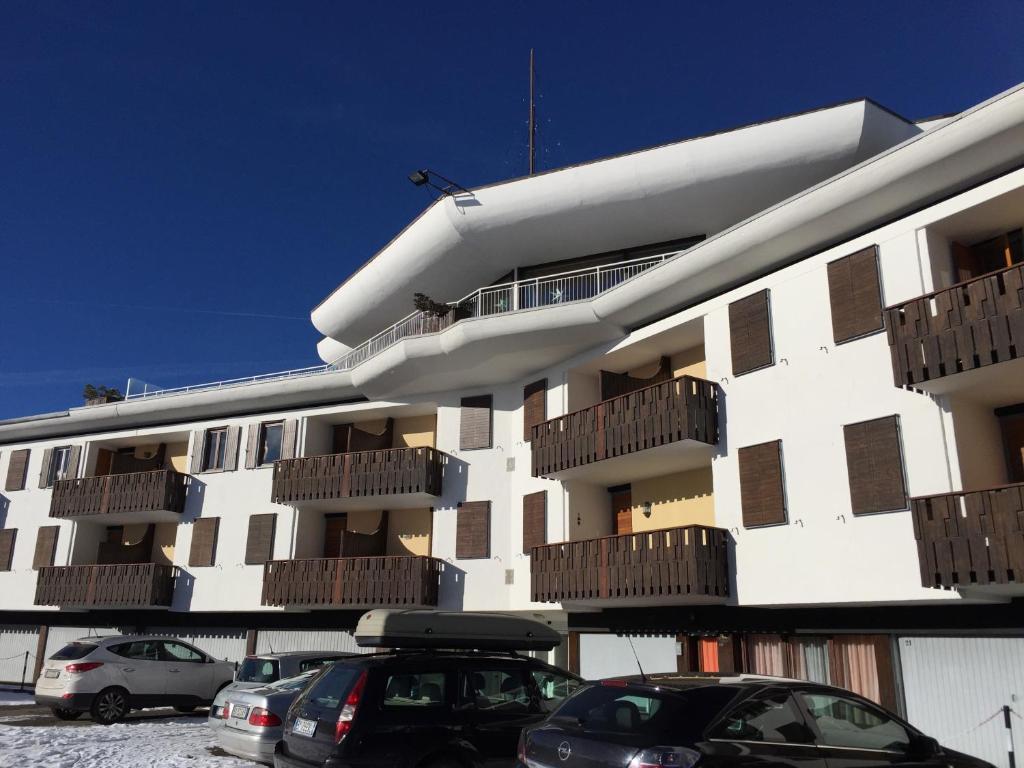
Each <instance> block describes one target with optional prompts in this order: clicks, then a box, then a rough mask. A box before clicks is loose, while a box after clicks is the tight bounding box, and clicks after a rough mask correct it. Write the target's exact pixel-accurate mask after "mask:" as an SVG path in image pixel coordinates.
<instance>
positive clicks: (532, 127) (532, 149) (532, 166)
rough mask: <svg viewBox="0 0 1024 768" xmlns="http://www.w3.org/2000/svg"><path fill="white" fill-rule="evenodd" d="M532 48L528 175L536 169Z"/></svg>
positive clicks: (535, 118)
mask: <svg viewBox="0 0 1024 768" xmlns="http://www.w3.org/2000/svg"><path fill="white" fill-rule="evenodd" d="M534 81H535V77H534V69H533V48H531V49H530V175H531V176H533V174H534V172H535V171H536V170H537V106H536V104H535V103H534V98H533V95H534Z"/></svg>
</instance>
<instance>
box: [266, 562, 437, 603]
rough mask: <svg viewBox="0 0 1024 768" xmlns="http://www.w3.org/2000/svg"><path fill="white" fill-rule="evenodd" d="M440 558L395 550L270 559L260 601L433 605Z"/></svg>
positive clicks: (435, 601) (435, 596)
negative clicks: (371, 554) (367, 554)
mask: <svg viewBox="0 0 1024 768" xmlns="http://www.w3.org/2000/svg"><path fill="white" fill-rule="evenodd" d="M443 568H444V563H443V562H442V561H441V560H437V559H436V558H433V557H418V556H413V555H396V556H385V557H339V558H317V559H313V560H271V561H269V562H268V563H267V564H266V565H265V566H264V570H263V605H278V606H344V605H360V606H363V605H366V606H386V605H410V606H413V605H437V590H438V585H439V583H440V580H441V571H442V569H443Z"/></svg>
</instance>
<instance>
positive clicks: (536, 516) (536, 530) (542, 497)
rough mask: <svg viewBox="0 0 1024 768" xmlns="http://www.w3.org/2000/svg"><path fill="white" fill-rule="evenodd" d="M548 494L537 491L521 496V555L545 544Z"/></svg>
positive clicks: (546, 539)
mask: <svg viewBox="0 0 1024 768" xmlns="http://www.w3.org/2000/svg"><path fill="white" fill-rule="evenodd" d="M547 519H548V492H547V491H538V492H537V493H528V494H526V495H525V496H523V553H524V554H527V555H528V554H530V550H532V549H533V548H534V547H539V546H540V545H541V544H547V541H548V538H547Z"/></svg>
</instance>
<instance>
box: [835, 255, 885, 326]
mask: <svg viewBox="0 0 1024 768" xmlns="http://www.w3.org/2000/svg"><path fill="white" fill-rule="evenodd" d="M828 298H829V303H830V304H831V305H832V339H833V340H834V341H835V342H836V344H840V343H842V342H844V341H850V340H851V339H856V338H859V337H861V336H864V335H866V334H869V333H874V332H875V331H880V330H882V329H883V328H884V327H885V322H884V319H883V315H882V289H881V284H880V281H879V278H878V246H876V245H873V246H871V247H870V248H865V249H864V250H863V251H858V252H857V253H854V254H852V255H850V256H846V257H844V258H842V259H837V260H836V261H833V262H830V263H829V265H828Z"/></svg>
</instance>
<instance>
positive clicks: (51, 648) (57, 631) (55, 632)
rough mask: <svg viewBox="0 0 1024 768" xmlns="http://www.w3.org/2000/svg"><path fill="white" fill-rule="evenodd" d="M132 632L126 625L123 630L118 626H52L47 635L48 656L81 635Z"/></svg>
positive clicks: (90, 635)
mask: <svg viewBox="0 0 1024 768" xmlns="http://www.w3.org/2000/svg"><path fill="white" fill-rule="evenodd" d="M125 633H128V634H130V633H131V632H130V629H129V628H128V627H124V628H123V631H122V629H121V628H118V627H50V631H49V633H48V634H47V635H46V658H50V657H51V656H52V655H53V654H55V653H56V652H57V651H59V650H60V649H61V648H63V647H64V646H65V645H67V644H68V643H70V642H71V641H72V640H77V639H78V638H80V637H96V636H99V635H120V634H125Z"/></svg>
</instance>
